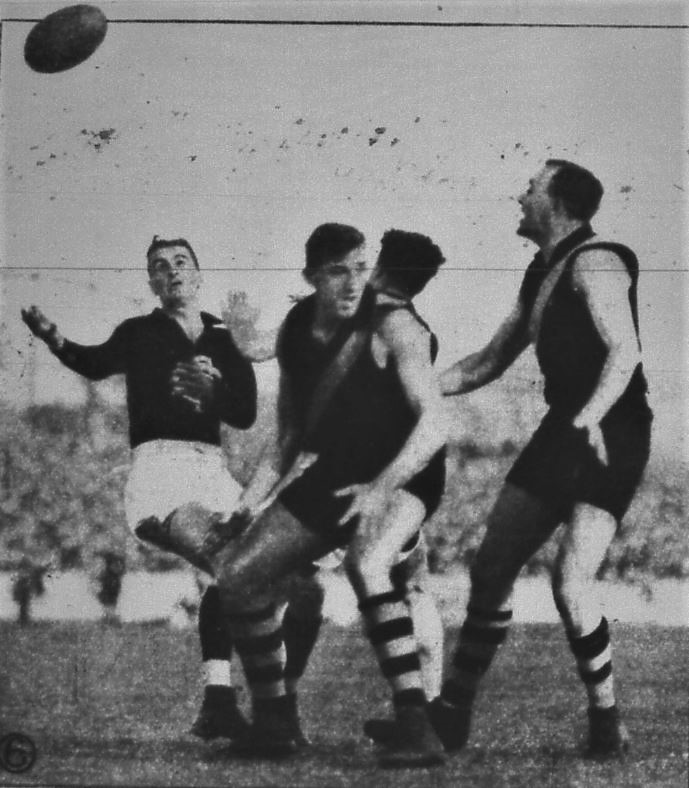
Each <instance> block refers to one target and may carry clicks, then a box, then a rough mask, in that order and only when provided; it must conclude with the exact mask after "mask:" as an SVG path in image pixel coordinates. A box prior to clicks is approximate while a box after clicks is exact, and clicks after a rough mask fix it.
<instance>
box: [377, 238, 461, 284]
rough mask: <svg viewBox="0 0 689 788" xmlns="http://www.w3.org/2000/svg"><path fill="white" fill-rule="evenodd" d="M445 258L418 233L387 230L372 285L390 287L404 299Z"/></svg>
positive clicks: (427, 277) (429, 276)
mask: <svg viewBox="0 0 689 788" xmlns="http://www.w3.org/2000/svg"><path fill="white" fill-rule="evenodd" d="M444 262H445V257H444V256H443V253H442V252H441V251H440V249H439V247H438V246H436V245H435V244H434V243H433V241H432V240H431V239H430V238H429V237H428V236H427V235H422V234H421V233H411V232H407V231H406V230H387V232H385V233H384V234H383V237H382V239H381V241H380V252H379V254H378V260H377V261H376V268H375V274H374V277H373V282H372V283H373V286H374V287H375V288H376V289H379V290H393V291H395V292H397V293H399V294H400V295H402V296H404V297H406V298H413V297H414V296H415V295H417V294H418V293H420V292H421V291H422V290H423V289H424V287H426V285H427V284H428V282H430V280H431V279H432V278H433V277H434V276H435V275H436V274H437V273H438V269H439V268H440V266H441V265H442V264H443V263H444Z"/></svg>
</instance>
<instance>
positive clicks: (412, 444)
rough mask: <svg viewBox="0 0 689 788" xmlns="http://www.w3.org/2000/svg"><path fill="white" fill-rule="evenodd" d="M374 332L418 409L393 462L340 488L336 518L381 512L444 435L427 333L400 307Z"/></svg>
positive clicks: (441, 443) (344, 519)
mask: <svg viewBox="0 0 689 788" xmlns="http://www.w3.org/2000/svg"><path fill="white" fill-rule="evenodd" d="M376 336H377V337H378V338H379V339H380V340H381V342H382V343H383V345H384V346H385V347H386V349H387V353H388V359H389V363H393V364H394V365H395V366H396V369H397V372H398V375H399V381H400V385H401V386H402V390H403V392H404V394H405V396H406V398H407V401H408V402H409V404H410V406H411V408H412V410H413V411H414V413H415V414H416V415H417V421H416V424H415V426H414V429H413V430H412V432H411V433H410V435H409V437H408V438H407V440H406V442H405V444H404V445H403V446H402V448H401V450H400V452H399V453H398V454H397V456H396V457H395V458H394V459H393V460H392V462H391V463H390V464H389V465H388V466H387V467H386V468H384V469H383V470H382V471H381V473H380V474H379V475H378V477H377V478H376V479H374V480H373V481H372V482H370V483H369V484H355V485H351V486H350V487H347V488H344V489H343V490H340V491H338V493H337V494H338V495H343V496H344V495H351V496H352V502H351V505H350V507H349V509H348V510H347V512H346V513H345V514H344V515H343V517H342V518H341V520H340V522H341V523H343V524H344V523H345V522H347V521H348V520H350V519H351V518H352V517H354V516H356V515H360V517H361V520H362V525H361V526H360V527H362V528H363V527H365V525H364V524H363V521H365V520H366V519H375V518H380V516H381V514H382V511H384V509H385V506H386V503H387V500H388V497H389V495H390V494H391V493H392V492H393V491H394V490H396V489H398V488H400V487H402V486H403V485H404V484H406V483H407V482H408V481H409V480H410V479H411V478H412V477H413V476H415V475H416V474H417V473H418V472H419V471H420V470H422V469H423V468H424V467H425V466H426V465H427V464H428V462H429V461H430V460H431V458H432V457H433V455H434V454H435V453H436V452H437V451H438V450H439V449H441V448H442V447H443V446H444V445H445V443H446V441H447V426H446V416H445V409H444V407H443V400H442V395H441V392H440V386H439V384H438V380H437V377H436V374H435V371H434V369H433V365H432V363H431V359H430V353H429V339H428V333H427V332H426V331H425V330H424V329H422V328H421V327H420V326H419V324H418V323H417V322H416V320H414V318H413V317H412V316H411V315H410V314H409V313H408V312H404V311H398V312H393V313H392V314H390V315H389V316H388V317H386V318H385V320H384V321H383V323H382V325H381V327H380V328H379V329H378V332H377V334H376Z"/></svg>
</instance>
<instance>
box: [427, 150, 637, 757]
mask: <svg viewBox="0 0 689 788" xmlns="http://www.w3.org/2000/svg"><path fill="white" fill-rule="evenodd" d="M602 194H603V188H602V186H601V184H600V183H599V181H598V180H597V179H596V178H595V177H594V176H593V175H592V174H591V173H590V172H588V170H585V169H584V168H582V167H579V166H578V165H576V164H572V163H570V162H566V161H562V160H549V161H547V162H546V165H545V167H544V168H543V169H542V170H541V171H540V172H539V173H538V175H536V176H535V177H534V178H532V179H531V181H530V183H529V188H528V189H527V191H526V192H525V193H524V194H523V195H522V196H521V197H520V198H519V203H520V205H521V207H522V211H523V217H522V220H521V223H520V225H519V229H518V234H519V235H521V236H523V237H526V238H528V239H530V240H532V241H533V242H535V243H536V244H537V245H538V247H539V250H540V251H539V252H538V254H536V256H535V258H534V260H533V262H532V263H531V265H530V266H529V268H528V270H527V272H526V275H525V278H524V281H523V284H522V287H521V290H520V293H519V298H518V300H517V304H516V305H515V307H514V309H513V311H512V313H511V314H510V316H509V317H508V318H507V319H506V320H505V322H504V323H503V324H502V325H501V326H500V328H499V329H498V331H497V333H496V334H495V336H494V337H493V339H492V340H491V342H490V343H489V344H488V345H487V346H486V347H485V348H484V349H483V350H481V351H479V352H478V353H475V354H473V355H470V356H467V357H466V358H464V359H462V360H461V361H459V362H457V363H456V364H455V365H454V366H452V367H450V369H448V370H446V371H445V372H444V373H443V375H442V377H441V385H442V387H443V392H444V393H445V394H459V393H464V392H467V391H471V390H473V389H476V388H478V387H480V386H483V385H485V384H486V383H489V382H491V381H492V380H494V379H496V378H497V377H499V376H500V375H501V374H502V373H503V372H504V371H505V369H507V368H508V367H509V366H510V364H512V362H513V361H514V360H515V359H516V358H517V356H518V355H519V354H520V353H521V352H522V351H523V350H524V349H525V348H526V347H527V346H528V345H529V344H530V343H534V345H535V350H536V356H537V359H538V363H539V366H540V368H541V370H542V373H543V376H544V379H545V399H546V402H547V404H548V405H549V410H548V412H547V414H546V416H545V418H544V419H543V421H542V422H541V425H540V426H539V427H538V429H537V430H536V432H535V434H534V435H533V437H532V438H531V440H530V441H529V443H528V445H527V446H526V448H525V449H524V450H523V451H522V453H521V454H520V456H519V457H518V459H517V461H516V462H515V464H514V466H513V468H512V469H511V470H510V472H509V474H508V476H507V480H506V483H505V485H504V487H503V489H502V490H501V492H500V494H499V496H498V499H497V502H496V503H495V506H494V508H493V511H492V513H491V515H490V517H489V520H488V525H487V530H486V534H485V536H484V539H483V542H482V544H481V546H480V548H479V550H478V553H477V555H476V558H475V560H474V563H473V565H472V568H471V594H470V599H469V604H468V614H467V618H466V620H465V622H464V624H463V626H462V629H461V631H460V636H459V641H458V644H457V648H456V651H455V654H454V658H453V660H452V664H451V668H450V671H449V675H448V677H447V680H446V681H445V683H444V685H443V689H442V693H441V697H440V698H438V699H436V700H435V701H434V702H433V704H432V709H431V716H432V718H433V722H434V725H435V727H436V730H437V731H438V732H439V734H440V736H441V738H442V739H443V742H444V744H445V746H446V748H447V749H449V750H458V749H460V748H461V747H462V746H464V744H465V743H466V741H467V738H468V736H469V725H470V716H471V709H472V705H473V702H474V697H475V694H476V690H477V688H478V685H479V681H480V679H481V677H482V676H483V674H484V673H485V672H486V671H487V669H488V667H489V665H490V664H491V661H492V659H493V657H494V655H495V652H496V650H497V648H498V646H499V645H500V643H502V642H503V640H504V639H505V636H506V634H507V628H508V626H509V623H510V620H511V617H512V613H511V603H510V598H511V593H512V587H513V584H514V581H515V580H516V578H517V575H518V574H519V571H520V570H521V568H522V567H523V566H524V564H525V563H526V562H527V560H528V559H529V558H530V557H531V556H532V555H533V554H534V553H535V552H536V551H537V550H538V549H539V548H540V547H541V545H543V543H544V542H545V541H546V540H547V539H548V538H549V537H550V536H551V535H552V534H553V532H554V531H555V529H556V528H557V527H558V525H560V524H561V523H562V524H563V525H564V532H563V534H562V541H561V544H560V548H559V552H558V555H557V560H556V565H555V568H554V573H553V579H552V587H553V595H554V599H555V603H556V606H557V609H558V611H559V613H560V616H561V618H562V621H563V623H564V626H565V630H566V634H567V638H568V641H569V644H570V646H571V649H572V652H573V654H574V658H575V660H576V664H577V668H578V672H579V675H580V676H581V678H582V680H583V682H584V685H585V687H586V691H587V695H588V701H589V710H588V715H589V740H588V753H589V754H591V755H593V756H610V755H621V754H623V753H624V752H626V750H627V749H628V746H629V735H628V733H627V730H626V728H625V726H624V724H623V723H622V721H621V719H620V713H619V710H618V707H617V705H616V703H615V695H614V691H613V675H612V662H611V652H610V637H609V631H608V623H607V621H606V619H605V618H604V617H601V615H600V609H599V606H598V604H597V601H596V595H595V587H594V581H595V578H596V573H597V571H598V569H599V567H600V565H601V563H602V561H603V559H604V557H605V554H606V552H607V549H608V547H609V545H610V542H611V540H612V538H613V537H614V535H615V533H616V531H617V529H618V527H619V524H620V521H621V520H622V518H623V516H624V514H625V512H626V511H627V508H628V507H629V504H630V502H631V500H632V497H633V495H634V493H635V491H636V489H637V487H638V485H639V482H640V479H641V477H642V474H643V471H644V468H645V466H646V462H647V460H648V455H649V446H650V428H651V421H652V415H651V411H650V409H649V407H648V404H647V402H646V381H645V379H644V374H643V370H642V366H641V358H640V352H641V348H640V343H639V326H638V314H637V298H636V284H637V277H638V264H637V260H636V257H635V256H634V254H633V253H632V252H631V250H630V249H628V248H627V247H624V246H622V245H620V244H613V243H605V242H602V241H600V240H599V239H598V238H597V237H596V236H595V235H594V232H593V230H592V229H591V226H590V224H589V221H590V219H591V218H592V216H593V215H594V214H595V213H596V211H597V209H598V205H599V203H600V199H601V197H602Z"/></svg>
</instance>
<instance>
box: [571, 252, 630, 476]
mask: <svg viewBox="0 0 689 788" xmlns="http://www.w3.org/2000/svg"><path fill="white" fill-rule="evenodd" d="M572 280H573V284H574V288H575V290H576V291H577V292H579V293H580V294H581V296H582V297H583V298H584V299H585V301H586V304H587V306H588V308H589V311H590V313H591V318H592V320H593V323H594V325H595V326H596V329H597V330H598V333H599V334H600V337H601V339H602V340H603V342H604V344H605V346H606V347H607V349H608V355H607V358H606V359H605V363H604V364H603V369H602V370H601V374H600V377H599V379H598V383H597V385H596V388H595V389H594V391H593V393H592V395H591V397H590V398H589V401H588V402H587V403H586V405H584V407H583V408H582V410H581V411H580V412H579V413H578V415H577V416H576V418H575V419H574V426H575V427H577V428H579V429H585V430H587V431H588V435H589V442H590V443H591V445H592V446H593V447H594V449H595V450H596V452H597V454H598V457H599V459H600V460H601V462H603V463H607V453H606V450H605V443H604V441H603V436H602V433H601V430H600V422H601V419H602V418H603V417H604V416H605V414H606V413H607V412H608V411H609V410H610V408H611V407H612V406H613V405H614V404H615V402H617V400H618V399H619V398H620V397H621V396H622V394H623V393H624V390H625V389H626V388H627V385H628V384H629V381H630V379H631V377H632V374H633V373H634V370H635V368H636V367H637V365H638V364H639V362H640V361H641V351H640V348H639V341H638V338H637V336H636V330H635V328H634V322H633V319H632V313H631V310H630V308H629V287H630V277H629V272H628V271H627V268H626V266H625V265H624V263H623V262H622V260H621V259H620V258H619V257H618V256H617V255H616V254H615V253H614V252H611V251H608V250H602V249H595V250H591V251H589V252H582V253H581V254H580V255H579V257H578V258H577V260H576V262H575V264H574V268H573V270H572Z"/></svg>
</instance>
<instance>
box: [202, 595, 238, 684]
mask: <svg viewBox="0 0 689 788" xmlns="http://www.w3.org/2000/svg"><path fill="white" fill-rule="evenodd" d="M199 640H200V642H201V658H202V660H203V672H204V683H205V684H206V685H207V686H230V684H231V682H230V660H231V658H232V637H231V635H230V629H229V626H228V624H227V617H226V616H225V615H224V614H223V613H222V610H221V608H220V594H219V593H218V587H217V585H210V586H208V588H207V589H206V590H205V592H204V594H203V597H202V598H201V604H200V606H199Z"/></svg>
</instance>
